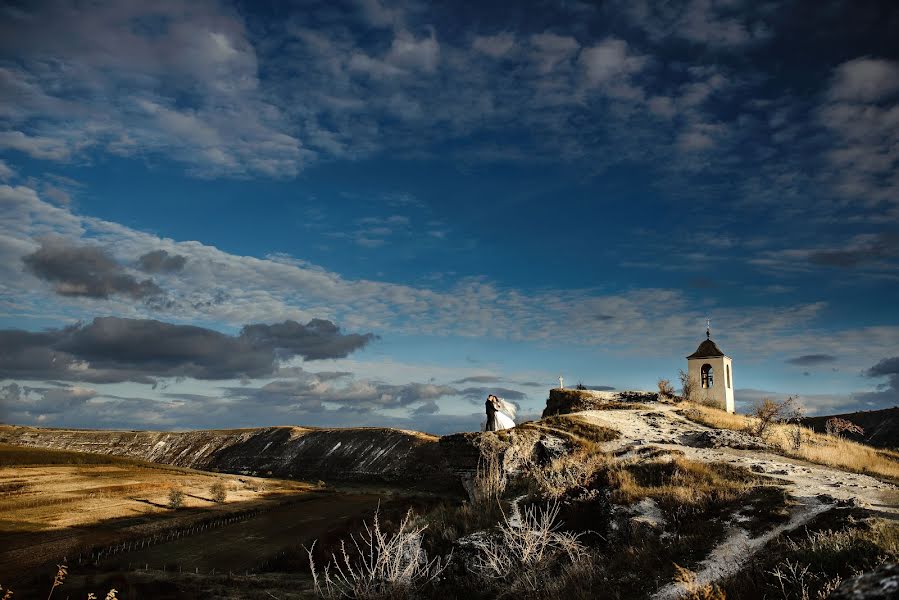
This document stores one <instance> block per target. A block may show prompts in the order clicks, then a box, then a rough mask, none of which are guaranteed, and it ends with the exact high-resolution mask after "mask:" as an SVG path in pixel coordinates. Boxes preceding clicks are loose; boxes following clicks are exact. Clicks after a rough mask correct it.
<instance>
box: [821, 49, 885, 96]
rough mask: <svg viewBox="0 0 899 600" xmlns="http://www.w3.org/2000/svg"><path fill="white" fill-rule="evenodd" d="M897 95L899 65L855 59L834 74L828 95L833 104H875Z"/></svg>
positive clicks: (840, 67)
mask: <svg viewBox="0 0 899 600" xmlns="http://www.w3.org/2000/svg"><path fill="white" fill-rule="evenodd" d="M897 92H899V63H896V62H894V61H890V60H883V59H875V58H866V57H863V58H856V59H853V60H849V61H846V62H844V63H843V64H841V65H840V66H839V67H837V68H836V70H835V72H834V78H833V83H832V85H831V88H830V95H831V97H832V98H834V99H835V100H849V101H852V102H877V101H878V100H882V99H884V98H887V97H889V96H891V95H893V94H895V93H897Z"/></svg>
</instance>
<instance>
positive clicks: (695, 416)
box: [682, 404, 899, 482]
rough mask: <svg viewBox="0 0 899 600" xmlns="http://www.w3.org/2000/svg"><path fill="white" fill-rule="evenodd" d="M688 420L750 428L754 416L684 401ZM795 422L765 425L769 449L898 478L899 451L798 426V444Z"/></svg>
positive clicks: (860, 471) (898, 479) (710, 425)
mask: <svg viewBox="0 0 899 600" xmlns="http://www.w3.org/2000/svg"><path fill="white" fill-rule="evenodd" d="M682 414H683V415H684V416H685V417H687V418H688V419H690V420H691V421H695V422H697V423H701V424H703V425H708V426H709V427H715V428H718V429H732V430H734V431H743V432H749V431H752V429H753V426H754V424H755V420H754V419H753V418H752V417H748V416H745V415H738V414H731V413H727V412H725V411H723V410H718V409H715V408H710V407H708V406H702V405H699V404H689V405H686V410H684V411H683V413H682ZM797 427H800V426H798V425H795V424H789V425H786V424H780V423H778V424H773V425H771V426H769V428H768V429H767V431H766V433H765V436H764V441H765V442H766V443H767V444H768V445H769V446H770V447H771V449H772V450H774V451H776V452H778V453H779V454H783V455H784V456H790V457H794V458H801V459H804V460H807V461H809V462H813V463H817V464H820V465H826V466H829V467H837V468H840V469H846V470H848V471H853V472H856V473H865V474H868V475H876V476H879V477H883V478H885V479H889V480H891V481H894V482H899V452H895V451H892V450H881V449H877V448H872V447H870V446H866V445H864V444H859V443H857V442H853V441H850V440H846V439H843V438H838V437H835V436H830V435H825V434H821V433H815V432H814V431H812V430H811V429H808V428H806V427H801V442H802V443H801V444H800V446H799V447H798V448H797V447H796V444H795V443H794V441H795V437H796V436H795V433H796V428H797Z"/></svg>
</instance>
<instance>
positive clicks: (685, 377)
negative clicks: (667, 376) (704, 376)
mask: <svg viewBox="0 0 899 600" xmlns="http://www.w3.org/2000/svg"><path fill="white" fill-rule="evenodd" d="M677 378H678V379H679V380H680V388H681V397H682V398H683V399H684V400H686V401H687V402H692V401H693V396H694V395H695V393H696V382H694V381H693V380H692V379H690V374H689V373H687V372H685V371H684V370H683V369H681V370H680V371H678V373H677Z"/></svg>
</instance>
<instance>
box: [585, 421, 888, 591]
mask: <svg viewBox="0 0 899 600" xmlns="http://www.w3.org/2000/svg"><path fill="white" fill-rule="evenodd" d="M679 412H680V411H679V409H678V407H677V406H676V405H669V404H653V405H650V406H648V407H647V408H645V409H630V410H599V411H584V412H579V413H575V414H576V415H577V416H579V417H581V418H583V419H586V420H588V421H589V422H591V423H593V424H595V425H599V426H603V427H609V428H612V429H616V430H617V431H619V432H620V433H621V437H620V438H618V439H616V440H614V441H611V442H607V443H606V444H605V450H606V451H608V452H612V453H614V454H615V455H616V456H617V457H618V459H619V460H629V459H631V458H632V457H634V456H635V454H638V453H639V451H640V449H641V448H645V447H646V445H647V444H651V445H652V446H653V447H655V448H660V449H665V450H669V451H674V452H678V453H682V454H683V455H684V456H686V457H687V458H688V459H691V460H696V461H700V462H704V463H728V464H731V465H734V466H737V467H744V468H747V469H749V470H750V471H752V472H755V473H759V474H763V475H765V476H766V477H768V478H771V479H772V480H776V481H780V482H782V484H783V485H784V486H785V489H786V490H787V491H788V493H789V494H790V497H791V498H792V500H793V505H792V506H791V508H790V514H789V518H788V520H787V521H786V522H784V523H782V524H779V525H777V526H776V527H772V528H770V529H769V530H767V531H766V532H764V533H763V534H761V535H753V534H751V533H750V532H749V531H747V530H745V529H743V528H741V527H739V526H736V525H735V526H733V527H732V528H731V530H730V532H729V533H728V535H727V536H726V537H725V538H724V540H723V541H721V542H720V543H719V544H718V545H717V546H716V547H715V548H714V549H713V550H712V551H711V552H710V553H709V555H708V556H707V557H706V558H705V559H704V560H703V561H702V562H701V563H700V565H699V567H698V568H696V579H695V582H696V583H697V584H699V585H702V584H705V583H713V582H716V581H719V580H721V579H722V578H724V577H726V576H728V575H730V574H733V573H735V572H737V571H738V570H739V569H740V568H741V564H742V562H741V561H745V560H746V559H748V558H749V557H750V556H752V554H754V553H755V552H757V551H759V550H760V549H761V548H763V547H764V546H765V544H766V543H768V542H769V541H770V540H772V539H774V537H775V536H777V535H779V534H781V533H783V532H787V531H791V530H796V529H798V528H801V527H802V526H803V525H805V524H806V523H808V522H809V521H811V520H812V519H813V518H814V517H816V516H817V515H819V514H821V513H823V512H825V511H827V510H829V509H830V508H832V507H833V506H834V505H836V504H843V505H855V506H860V507H864V508H867V509H869V510H871V511H873V512H874V513H876V514H880V515H881V516H884V517H886V518H889V519H894V520H895V519H899V488H897V487H896V486H895V485H893V484H891V483H887V482H885V481H881V480H879V479H876V478H874V477H870V476H868V475H863V474H858V473H849V472H846V471H843V470H840V469H836V468H831V467H826V466H821V465H813V464H810V463H806V462H803V461H798V460H794V459H790V458H787V457H784V456H781V455H779V454H774V453H772V452H769V451H767V450H766V449H765V448H764V446H763V445H762V444H761V443H760V442H759V441H758V440H756V439H755V438H752V437H750V436H748V435H746V434H742V433H738V432H734V431H724V430H720V429H714V428H711V427H707V426H705V425H701V424H699V423H696V422H693V421H690V420H688V419H687V418H685V417H684V416H682V415H681V414H679ZM736 554H739V555H740V556H741V561H734V560H733V557H734V555H736ZM684 591H685V588H684V584H683V582H671V583H669V584H668V585H666V586H663V587H662V588H661V589H660V590H659V591H658V592H657V593H656V595H655V596H654V598H655V599H658V600H662V599H673V598H677V597H679V596H680V595H681V594H682V593H684Z"/></svg>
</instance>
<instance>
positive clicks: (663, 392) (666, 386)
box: [658, 379, 674, 400]
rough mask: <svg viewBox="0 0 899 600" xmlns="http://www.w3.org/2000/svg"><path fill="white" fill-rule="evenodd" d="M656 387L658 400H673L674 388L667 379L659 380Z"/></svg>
mask: <svg viewBox="0 0 899 600" xmlns="http://www.w3.org/2000/svg"><path fill="white" fill-rule="evenodd" d="M658 386H659V399H660V400H665V399H668V398H674V386H673V385H671V382H670V381H668V380H667V379H659V382H658Z"/></svg>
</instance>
